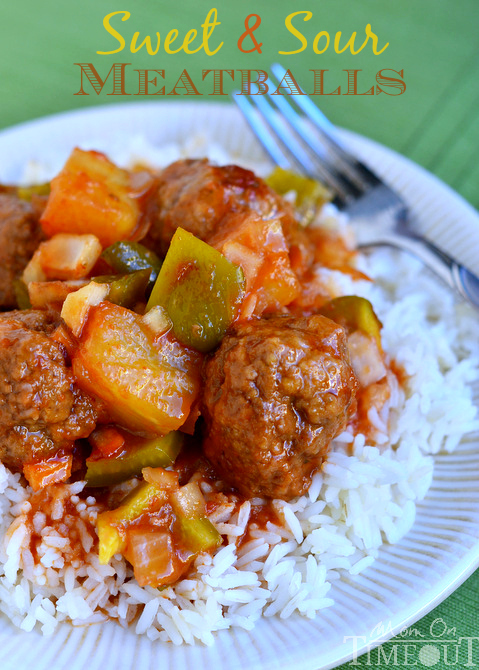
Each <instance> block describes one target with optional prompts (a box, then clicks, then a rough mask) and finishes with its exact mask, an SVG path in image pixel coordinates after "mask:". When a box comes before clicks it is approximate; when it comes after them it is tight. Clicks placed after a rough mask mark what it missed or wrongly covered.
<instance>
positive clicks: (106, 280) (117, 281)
mask: <svg viewBox="0 0 479 670" xmlns="http://www.w3.org/2000/svg"><path fill="white" fill-rule="evenodd" d="M150 272H151V268H147V269H145V270H138V271H137V272H132V273H131V274H125V275H101V276H99V277H93V279H92V281H94V282H95V283H97V284H108V285H109V291H108V295H107V297H106V299H107V300H109V301H110V302H113V303H115V305H120V307H128V308H132V307H134V305H135V303H137V302H139V301H142V300H145V292H146V289H147V287H148V284H149V281H150Z"/></svg>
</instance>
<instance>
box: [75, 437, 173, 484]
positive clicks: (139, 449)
mask: <svg viewBox="0 0 479 670" xmlns="http://www.w3.org/2000/svg"><path fill="white" fill-rule="evenodd" d="M182 446H183V434H182V433H180V432H178V431H172V432H171V433H168V435H165V436H164V437H157V438H154V439H150V440H148V439H142V438H136V437H134V438H132V444H131V445H129V446H128V447H127V450H126V452H123V453H122V454H120V455H119V456H117V457H111V458H91V457H90V458H87V460H86V466H87V471H86V475H85V481H86V484H87V486H91V487H95V486H111V485H113V484H118V483H119V482H123V481H125V480H126V479H130V478H131V477H135V476H137V475H141V471H142V470H143V468H148V467H150V468H159V467H161V468H166V467H168V466H169V465H171V464H172V463H173V462H174V461H175V459H176V457H177V456H178V454H179V453H180V451H181V447H182Z"/></svg>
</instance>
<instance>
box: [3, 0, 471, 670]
mask: <svg viewBox="0 0 479 670" xmlns="http://www.w3.org/2000/svg"><path fill="white" fill-rule="evenodd" d="M212 7H216V8H217V10H218V20H219V21H220V22H221V24H220V25H219V26H218V27H217V28H216V29H215V32H214V33H213V35H212V37H211V47H212V48H213V49H214V48H216V47H217V46H218V44H219V43H220V42H221V41H223V42H224V44H223V46H222V48H221V49H220V51H219V52H218V53H217V54H216V55H214V56H208V55H206V54H205V53H204V51H200V52H198V53H197V54H194V55H188V54H185V53H184V52H180V53H178V54H175V55H171V54H166V53H165V51H164V50H163V40H164V38H165V36H166V34H167V32H169V31H170V30H171V29H173V28H177V29H178V30H179V35H180V37H179V38H178V43H179V42H180V41H181V38H182V37H183V36H184V34H185V33H186V32H187V30H189V29H192V28H196V29H199V30H201V28H200V26H201V23H203V21H204V19H205V16H206V14H207V13H208V11H209V10H210V9H211V8H212ZM119 10H123V11H129V12H130V13H131V16H130V18H129V19H128V21H125V22H123V23H120V21H119V19H118V17H117V18H116V19H114V20H113V21H112V24H113V25H114V26H115V27H116V28H117V29H118V30H120V32H121V33H122V35H123V36H124V38H125V40H126V47H125V49H124V50H123V51H122V52H121V53H116V54H114V55H108V56H102V55H98V54H97V53H96V52H97V51H109V50H113V49H116V48H117V46H118V43H117V42H116V40H115V39H114V38H113V37H112V36H111V35H109V34H107V32H106V31H105V29H104V28H103V25H102V21H103V17H104V16H105V15H106V14H109V13H110V12H114V11H119ZM302 10H304V11H306V10H309V11H311V12H312V13H313V16H312V18H311V19H310V20H309V21H308V22H304V21H303V20H302V17H297V18H296V19H295V25H296V26H297V27H298V29H300V30H301V32H302V33H303V35H304V36H305V38H306V39H307V41H308V46H307V48H306V49H305V50H304V51H303V52H302V53H299V54H292V55H279V54H278V51H280V50H282V51H291V50H294V49H297V48H298V47H299V42H298V40H297V39H296V38H295V37H294V36H293V35H291V34H290V33H288V31H287V30H286V28H285V24H284V20H285V17H286V16H287V15H288V14H290V13H292V12H295V11H302ZM250 13H256V14H259V15H260V16H261V19H262V22H261V26H260V27H259V29H258V30H257V31H256V33H255V36H256V37H257V40H258V42H262V47H261V48H262V53H261V54H260V53H258V52H253V53H250V54H243V53H241V52H240V51H239V49H238V46H237V41H238V39H239V37H240V36H241V34H242V33H243V32H244V30H245V27H244V20H245V17H246V16H247V15H248V14H250ZM367 23H370V24H371V25H372V30H373V31H374V32H375V33H376V34H377V35H378V38H379V45H380V48H382V46H384V44H385V43H386V42H389V46H388V47H387V49H386V50H385V51H384V52H383V53H382V54H381V55H379V56H375V55H373V53H372V51H371V48H370V44H368V45H367V46H366V47H365V48H364V49H363V51H361V52H360V53H359V54H357V55H355V56H353V55H351V54H350V53H344V54H337V53H335V52H334V50H333V47H332V43H333V39H331V46H330V47H329V49H328V50H327V51H326V52H325V53H324V54H321V55H318V54H315V53H314V52H313V48H312V43H313V39H314V36H315V35H316V33H318V32H319V31H323V30H325V31H328V32H329V33H330V35H331V37H332V38H333V36H334V34H335V33H336V32H337V31H338V30H340V31H342V33H343V37H342V44H344V43H345V39H346V38H349V36H350V34H351V33H352V32H353V31H357V33H358V38H357V44H361V43H362V41H363V40H362V38H364V29H365V26H366V24H367ZM135 31H139V32H140V42H141V40H142V39H143V38H144V36H146V35H148V34H149V35H153V36H154V35H155V34H156V32H157V31H158V32H160V35H161V46H160V49H159V52H158V53H157V54H156V55H154V56H151V55H148V54H147V53H145V50H144V49H143V50H142V51H140V52H138V53H136V54H132V53H131V52H130V50H129V44H130V40H131V38H132V36H133V33H134V32H135ZM478 34H479V0H321V1H320V0H316V1H311V0H310V1H306V2H301V3H300V2H298V0H271V1H270V0H259V1H256V2H252V1H251V0H244V1H243V2H239V1H237V0H236V1H234V0H227V1H225V0H217V2H216V3H214V2H213V0H211V1H210V0H207V1H206V2H205V0H196V1H193V0H183V1H182V2H180V1H179V0H174V1H173V0H171V1H166V0H157V1H156V2H151V1H148V0H126V1H125V2H122V3H121V4H119V3H117V2H112V1H110V0H77V1H76V2H71V1H68V0H62V1H59V0H42V1H41V2H38V0H15V2H13V1H12V0H8V1H7V0H0V129H1V128H5V127H8V126H10V125H13V124H16V123H20V122H22V121H26V120H29V119H33V118H36V117H39V116H44V115H47V114H50V113H54V112H61V111H63V110H68V109H73V108H77V107H81V106H91V105H96V104H112V103H118V102H131V103H134V102H135V101H138V100H141V101H144V100H145V97H144V96H143V97H142V96H138V95H135V92H136V91H137V90H138V89H137V83H135V82H137V80H136V79H135V76H136V75H135V73H134V69H142V68H150V69H159V70H165V82H164V83H165V85H166V92H169V91H171V89H172V88H173V86H174V84H175V83H176V81H177V79H178V77H179V75H180V74H181V72H182V70H183V69H184V68H187V69H188V72H189V74H190V75H191V77H192V79H193V80H194V82H195V84H196V86H197V88H198V89H199V91H200V92H201V93H203V95H202V96H201V97H194V98H191V97H188V96H181V97H176V98H175V100H177V101H178V100H182V101H184V102H185V103H186V102H188V101H189V100H191V99H194V100H195V101H197V100H200V101H204V102H208V101H214V102H218V101H221V100H224V102H225V103H227V102H228V97H225V98H219V97H212V96H211V95H209V94H210V93H211V91H212V86H211V83H209V81H208V79H206V80H205V81H204V82H202V81H201V73H202V70H203V69H215V68H223V69H233V70H238V69H246V68H249V69H258V68H259V69H267V68H268V65H269V64H270V63H272V62H275V61H278V60H279V61H280V62H281V63H282V64H283V65H285V66H286V67H289V68H290V69H291V71H292V72H293V74H294V75H295V76H296V78H297V79H298V80H299V82H300V83H302V84H303V86H304V88H305V89H306V90H309V91H310V90H311V85H312V84H311V82H312V75H311V73H310V72H309V70H310V69H326V70H328V72H327V73H326V75H325V81H326V82H327V84H326V86H327V89H326V90H328V91H332V90H334V89H335V88H336V87H337V86H339V85H341V87H342V89H343V91H345V90H346V89H347V75H346V73H345V72H344V71H343V70H344V69H357V70H361V72H360V73H359V90H360V91H365V90H367V89H369V88H370V87H371V86H372V85H373V84H374V83H375V75H376V73H377V72H378V71H379V70H380V69H383V68H387V69H393V70H403V71H404V80H405V82H406V85H407V89H406V92H405V93H404V94H403V95H401V96H392V95H387V94H385V93H382V94H380V95H372V96H369V95H363V96H348V95H335V96H332V95H329V96H322V97H318V98H316V100H317V101H318V104H320V105H321V106H322V108H323V109H324V111H325V112H326V113H327V114H328V115H329V116H330V117H331V118H332V119H333V120H334V121H335V122H336V123H338V124H340V125H342V126H345V127H347V128H350V129H352V130H355V131H357V132H359V133H362V134H363V135H366V136H368V137H371V138H373V139H375V140H377V141H379V142H381V143H383V144H385V145H387V146H389V147H392V148H393V149H396V150H397V151H399V152H401V153H403V154H405V155H406V156H408V157H410V158H411V159H413V160H414V161H416V162H418V163H420V164H421V165H423V166H424V167H426V168H427V169H429V170H430V171H432V172H434V173H435V174H436V175H437V176H439V177H440V178H441V179H443V180H444V181H446V182H447V183H448V184H450V185H451V186H452V187H453V188H455V189H456V190H458V191H459V192H460V193H461V194H462V195H463V196H464V197H465V198H466V199H468V200H469V201H470V202H471V203H472V204H473V205H475V206H476V207H477V206H479V190H478V188H477V185H478V183H479V161H478V160H477V149H478V147H479V113H478V108H479V39H478ZM154 41H156V38H155V40H154ZM199 43H200V41H199V40H198V41H197V42H196V43H195V44H194V45H193V47H194V46H198V44H199ZM323 44H324V43H323ZM174 46H179V44H178V45H176V44H175V45H174ZM251 46H252V43H251V41H250V40H249V39H246V40H245V42H244V48H246V49H248V48H250V47H251ZM115 62H126V63H131V65H130V66H129V70H128V76H127V82H128V88H127V91H128V92H130V93H131V95H130V96H126V97H124V98H121V97H117V96H111V95H107V92H109V91H110V90H111V89H110V84H109V83H108V84H107V85H106V86H105V89H104V90H103V92H102V93H101V94H100V95H96V94H95V92H94V90H93V89H92V87H91V86H90V85H89V84H88V83H86V84H85V91H87V92H88V93H89V95H85V96H78V95H74V93H76V92H77V91H78V90H79V88H80V69H79V68H78V66H75V65H74V63H93V64H94V65H95V67H96V68H97V70H98V72H99V74H100V75H101V76H102V77H105V76H106V74H107V73H108V71H109V69H110V67H111V65H112V64H113V63H115ZM210 76H211V75H210ZM236 76H237V77H238V75H236ZM391 76H394V75H391ZM225 82H226V84H225V88H226V91H227V92H228V93H229V92H231V90H233V88H234V87H237V86H238V85H239V83H238V81H236V82H235V83H233V82H231V81H230V79H229V77H226V78H225ZM162 83H163V82H162ZM107 89H108V90H107ZM153 90H154V89H153ZM151 99H152V100H158V99H159V98H158V96H151ZM169 99H170V100H171V97H170V98H169ZM478 596H479V575H478V573H476V574H475V575H474V576H473V577H471V578H470V579H469V580H468V581H467V582H466V583H465V584H464V585H463V586H462V587H461V588H460V589H458V590H457V591H456V593H455V594H453V595H452V596H451V597H450V598H449V599H448V600H446V601H445V602H444V603H443V604H442V605H440V606H439V607H438V608H437V609H436V610H435V611H434V612H432V613H431V614H430V615H428V616H427V617H425V618H424V619H423V620H422V621H421V622H420V623H419V624H417V625H416V627H417V628H418V629H419V630H420V631H421V632H423V633H425V634H426V636H427V632H428V630H429V625H430V623H431V622H432V621H433V620H434V619H435V618H437V617H442V618H443V619H444V620H445V621H446V622H447V624H448V625H449V627H452V626H456V627H457V631H458V635H463V636H472V635H478V634H479V630H478V629H479V626H477V622H478V619H479V617H478V609H479V607H478ZM465 660H466V659H465V658H463V659H462V664H463V663H464V662H465ZM476 660H477V659H476ZM365 662H366V661H364V660H363V664H365ZM462 664H461V659H459V667H461V666H462Z"/></svg>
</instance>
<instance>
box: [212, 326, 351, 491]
mask: <svg viewBox="0 0 479 670" xmlns="http://www.w3.org/2000/svg"><path fill="white" fill-rule="evenodd" d="M356 388H357V381H356V378H355V376H354V373H353V370H352V368H351V365H350V363H349V355H348V351H347V343H346V336H345V333H344V330H343V329H342V328H341V327H340V326H338V325H337V324H336V323H334V322H333V321H331V320H329V319H327V318H325V317H323V316H311V317H309V318H294V317H289V316H287V317H274V318H271V319H260V320H257V321H249V322H244V323H240V324H237V325H235V326H234V327H233V328H232V329H231V331H230V333H229V334H227V335H226V336H225V338H224V339H223V341H222V343H221V345H220V347H219V349H218V350H217V351H216V353H215V354H214V355H213V356H212V358H211V359H210V360H209V361H208V363H207V364H206V366H205V395H204V408H203V412H204V416H205V420H206V434H205V439H204V443H203V449H204V452H205V454H206V456H207V457H208V458H209V460H210V461H211V463H212V464H213V466H214V467H215V469H216V470H217V471H218V473H219V474H220V475H221V477H222V478H223V479H224V480H225V481H226V482H227V483H229V484H230V485H232V486H234V487H235V488H237V489H238V490H239V491H240V493H242V494H243V495H246V496H248V497H251V496H262V497H268V498H282V499H284V500H289V499H291V498H293V497H295V496H297V495H300V494H301V493H303V492H304V491H305V489H306V488H307V487H308V485H309V483H310V480H311V475H312V474H313V472H314V471H315V470H316V469H317V468H319V467H320V465H321V463H322V461H323V460H324V458H325V456H326V454H327V451H328V447H329V444H330V442H331V440H332V439H333V438H334V437H335V436H336V435H337V434H338V433H339V432H341V430H342V429H343V428H344V427H345V425H346V423H347V422H348V420H349V418H350V416H351V415H352V413H353V412H354V411H355V405H356V403H355V394H356Z"/></svg>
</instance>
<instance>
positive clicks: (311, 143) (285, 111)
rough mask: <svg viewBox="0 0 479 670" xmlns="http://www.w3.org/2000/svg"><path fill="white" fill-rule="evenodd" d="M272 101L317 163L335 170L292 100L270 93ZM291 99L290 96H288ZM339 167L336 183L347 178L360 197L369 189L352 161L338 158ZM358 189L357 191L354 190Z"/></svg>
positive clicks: (322, 146) (323, 148) (323, 147)
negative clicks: (353, 166) (325, 164)
mask: <svg viewBox="0 0 479 670" xmlns="http://www.w3.org/2000/svg"><path fill="white" fill-rule="evenodd" d="M268 96H269V99H270V101H271V102H272V103H273V104H274V106H275V107H277V108H278V110H279V111H280V112H281V114H282V115H283V117H284V118H285V119H286V120H287V121H288V122H289V123H290V124H291V126H292V127H293V128H294V130H295V131H296V132H297V133H298V135H299V136H300V137H301V138H302V140H303V141H304V142H305V145H306V147H307V150H308V152H309V153H310V155H311V156H312V157H313V160H315V162H316V163H318V162H319V163H321V164H324V163H325V162H326V163H327V164H328V167H329V169H330V170H333V169H334V166H333V165H332V164H331V161H328V155H327V151H326V149H325V146H324V144H323V143H322V142H321V141H320V140H319V139H318V137H316V136H315V134H314V133H311V127H310V126H309V127H308V126H306V125H305V123H304V118H302V117H301V116H300V115H299V114H298V113H297V112H296V110H295V109H294V108H293V106H292V102H291V99H289V100H288V99H287V98H286V96H282V95H281V96H280V95H275V96H274V97H273V95H272V94H271V93H268ZM288 98H289V96H288ZM338 158H339V160H338V163H339V165H338V167H340V168H341V172H340V171H338V170H336V182H338V181H341V180H342V181H344V180H345V177H347V178H348V179H349V180H350V182H351V190H353V191H354V194H355V195H360V194H361V193H363V192H364V191H365V190H366V189H367V188H368V183H367V182H366V181H365V180H364V179H363V178H362V177H361V175H360V174H359V172H358V171H357V170H355V169H353V168H352V166H351V163H350V161H345V160H341V157H340V156H338ZM354 187H356V189H354Z"/></svg>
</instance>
